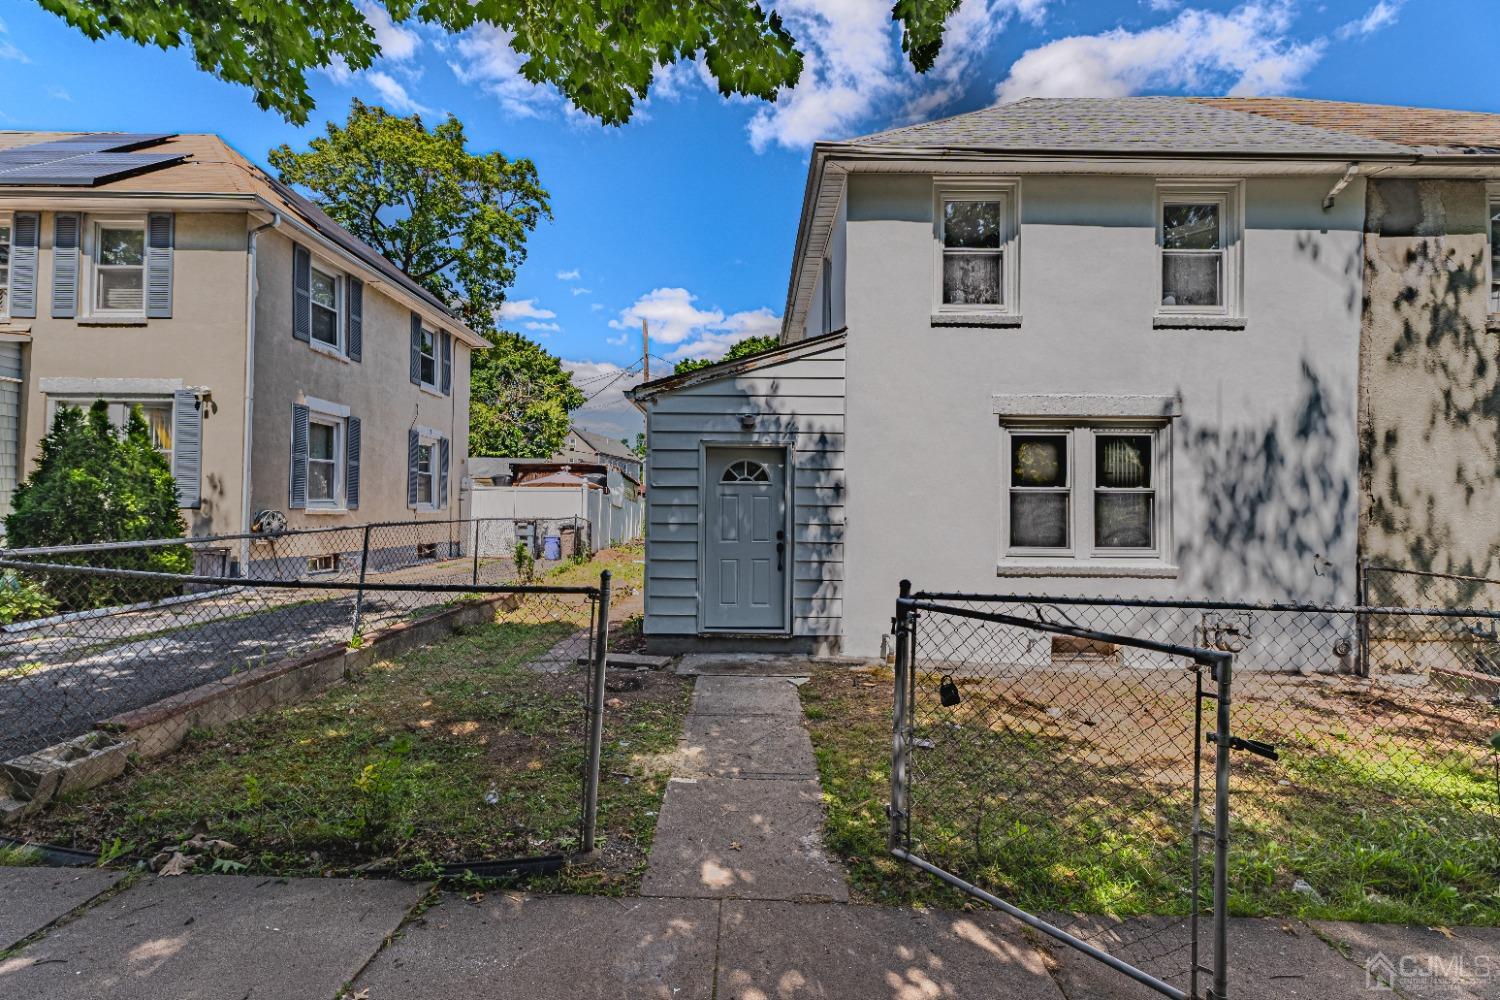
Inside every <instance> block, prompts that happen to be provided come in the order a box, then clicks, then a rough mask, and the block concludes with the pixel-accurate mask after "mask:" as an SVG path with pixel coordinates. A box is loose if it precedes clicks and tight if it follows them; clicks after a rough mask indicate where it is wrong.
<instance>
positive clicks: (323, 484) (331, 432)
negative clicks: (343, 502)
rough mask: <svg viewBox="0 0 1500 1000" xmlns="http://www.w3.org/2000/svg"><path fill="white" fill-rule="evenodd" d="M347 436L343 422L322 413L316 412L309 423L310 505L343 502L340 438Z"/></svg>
mask: <svg viewBox="0 0 1500 1000" xmlns="http://www.w3.org/2000/svg"><path fill="white" fill-rule="evenodd" d="M342 436H343V421H342V420H340V419H339V418H337V417H330V416H327V415H324V414H321V413H313V414H312V415H311V416H310V417H309V419H308V423H307V505H308V506H309V507H337V506H339V504H340V499H339V497H340V488H341V486H342V479H343V475H342V465H343V461H342V456H343V454H344V450H343V448H342V447H341V441H340V439H341V438H342Z"/></svg>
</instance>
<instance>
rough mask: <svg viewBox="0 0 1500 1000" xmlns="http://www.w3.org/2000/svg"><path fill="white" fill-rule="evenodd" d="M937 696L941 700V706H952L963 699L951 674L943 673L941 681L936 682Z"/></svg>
mask: <svg viewBox="0 0 1500 1000" xmlns="http://www.w3.org/2000/svg"><path fill="white" fill-rule="evenodd" d="M938 697H939V698H940V699H941V700H942V702H943V707H945V708H952V707H953V706H954V705H957V704H958V703H959V702H961V701H963V698H962V696H960V695H959V693H958V685H957V684H955V683H954V682H953V675H952V674H944V675H943V679H942V681H941V682H940V683H939V684H938Z"/></svg>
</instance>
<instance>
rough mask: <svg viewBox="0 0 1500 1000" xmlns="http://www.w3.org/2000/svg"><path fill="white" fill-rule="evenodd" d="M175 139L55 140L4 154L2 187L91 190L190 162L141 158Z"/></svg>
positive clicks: (136, 135) (178, 157)
mask: <svg viewBox="0 0 1500 1000" xmlns="http://www.w3.org/2000/svg"><path fill="white" fill-rule="evenodd" d="M169 138H171V136H170V135H166V134H158V133H146V132H110V133H101V134H98V135H89V136H79V137H77V138H73V139H54V140H51V141H49V142H38V143H33V144H32V145H30V146H17V147H15V148H12V149H7V150H0V185H13V184H26V185H46V186H57V187H91V186H93V185H96V184H102V183H104V182H105V181H111V180H118V179H119V178H121V177H129V176H130V175H132V174H138V173H141V172H143V171H146V170H154V169H156V168H158V167H164V166H167V165H169V164H172V163H179V162H181V161H182V160H183V159H185V158H186V154H183V153H137V152H132V150H136V149H141V148H143V147H146V146H151V145H155V144H156V143H159V142H161V141H162V140H163V139H169Z"/></svg>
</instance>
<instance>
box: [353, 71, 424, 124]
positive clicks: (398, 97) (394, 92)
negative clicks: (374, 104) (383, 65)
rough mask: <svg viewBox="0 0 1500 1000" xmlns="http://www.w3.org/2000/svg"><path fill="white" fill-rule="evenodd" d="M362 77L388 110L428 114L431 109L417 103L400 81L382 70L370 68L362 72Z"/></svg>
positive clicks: (398, 112) (401, 112)
mask: <svg viewBox="0 0 1500 1000" xmlns="http://www.w3.org/2000/svg"><path fill="white" fill-rule="evenodd" d="M364 79H365V81H366V82H367V83H369V85H370V86H371V87H373V88H375V93H377V94H379V95H380V99H381V100H382V101H384V102H385V106H386V108H387V109H388V110H390V111H394V112H396V113H397V114H401V115H409V114H430V113H431V111H432V109H431V108H429V107H427V106H426V105H424V104H421V103H419V102H418V101H417V100H416V99H415V98H413V97H412V96H411V95H410V94H408V93H407V92H406V88H405V87H404V86H402V85H401V83H400V81H398V80H397V79H396V78H395V77H393V76H391V75H390V74H389V73H387V72H385V71H384V70H378V69H373V70H370V71H369V72H367V73H365V74H364Z"/></svg>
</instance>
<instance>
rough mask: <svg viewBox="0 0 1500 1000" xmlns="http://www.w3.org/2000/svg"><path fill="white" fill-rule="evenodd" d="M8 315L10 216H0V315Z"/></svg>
mask: <svg viewBox="0 0 1500 1000" xmlns="http://www.w3.org/2000/svg"><path fill="white" fill-rule="evenodd" d="M9 315H10V217H9V216H0V316H9Z"/></svg>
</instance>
